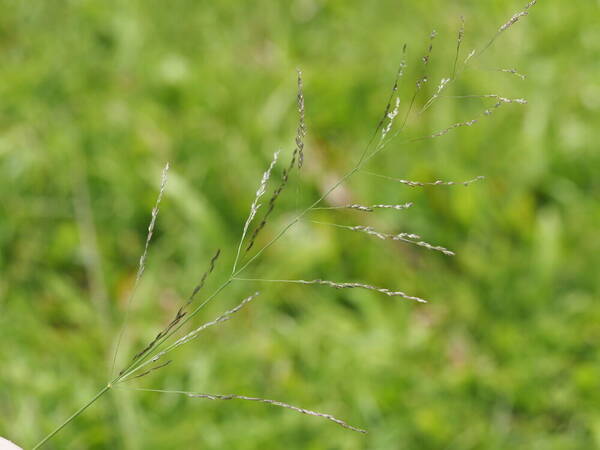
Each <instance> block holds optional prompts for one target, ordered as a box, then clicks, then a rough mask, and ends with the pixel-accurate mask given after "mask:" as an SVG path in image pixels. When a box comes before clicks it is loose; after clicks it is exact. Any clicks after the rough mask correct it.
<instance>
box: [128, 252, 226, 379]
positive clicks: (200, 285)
mask: <svg viewBox="0 0 600 450" xmlns="http://www.w3.org/2000/svg"><path fill="white" fill-rule="evenodd" d="M220 254H221V250H217V252H216V253H215V254H214V256H213V257H212V258H211V260H210V264H209V268H208V269H207V270H206V272H204V274H202V278H201V279H200V282H199V283H198V284H197V285H196V287H195V288H194V290H193V291H192V294H191V295H190V297H189V298H188V300H187V302H186V303H185V305H183V306H182V307H180V308H179V310H178V311H177V313H175V317H174V318H173V320H171V322H169V324H168V325H167V326H166V327H165V328H164V329H163V330H161V331H160V332H159V333H158V334H157V335H156V337H155V338H154V339H153V340H152V341H151V342H150V343H149V344H148V345H147V346H146V347H144V348H143V349H142V350H141V351H140V352H138V353H137V354H136V355H135V356H134V357H133V361H135V360H136V359H139V358H141V357H142V356H144V355H145V354H146V353H148V352H149V351H150V350H151V349H152V348H153V347H154V346H155V345H156V343H157V342H158V341H160V340H161V339H162V338H164V337H165V336H166V335H167V334H168V333H169V332H170V331H171V330H172V329H173V328H174V327H175V326H176V325H177V324H179V322H181V319H183V318H184V317H185V315H186V314H187V311H185V309H186V308H187V307H188V306H189V305H191V304H192V302H193V301H194V297H195V296H196V294H198V292H199V291H200V290H201V289H202V288H203V287H204V283H205V282H206V278H207V277H208V276H209V275H210V274H211V273H212V272H213V270H215V264H216V262H217V259H219V255H220ZM123 373H124V372H123V371H121V373H119V375H122V374H123Z"/></svg>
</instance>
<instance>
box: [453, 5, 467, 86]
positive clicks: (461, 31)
mask: <svg viewBox="0 0 600 450" xmlns="http://www.w3.org/2000/svg"><path fill="white" fill-rule="evenodd" d="M464 37H465V18H464V17H463V16H460V28H459V29H458V36H457V38H456V56H455V57H454V65H453V66H452V77H451V78H452V79H454V78H455V77H456V65H457V63H458V57H459V55H460V46H461V45H462V41H463V38H464Z"/></svg>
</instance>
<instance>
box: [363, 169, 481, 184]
mask: <svg viewBox="0 0 600 450" xmlns="http://www.w3.org/2000/svg"><path fill="white" fill-rule="evenodd" d="M363 173H366V174H367V175H372V176H374V177H379V178H385V179H386V180H391V181H395V182H396V183H402V184H405V185H407V186H410V187H424V186H455V185H463V186H469V185H471V184H473V183H475V182H477V181H480V180H484V179H485V177H484V176H483V175H479V176H478V177H475V178H473V179H471V180H467V181H442V180H436V181H429V182H422V181H412V180H403V179H402V178H394V177H388V176H387V175H381V174H378V173H373V172H367V171H364V172H363Z"/></svg>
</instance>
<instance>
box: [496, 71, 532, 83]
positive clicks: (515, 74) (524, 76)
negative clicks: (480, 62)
mask: <svg viewBox="0 0 600 450" xmlns="http://www.w3.org/2000/svg"><path fill="white" fill-rule="evenodd" d="M498 72H504V73H510V74H513V75H514V76H515V77H519V78H520V79H521V80H526V79H527V75H523V74H522V73H519V72H517V70H516V69H498Z"/></svg>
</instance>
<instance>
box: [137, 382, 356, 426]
mask: <svg viewBox="0 0 600 450" xmlns="http://www.w3.org/2000/svg"><path fill="white" fill-rule="evenodd" d="M131 390H136V391H146V392H159V393H163V394H181V395H187V396H188V397H191V398H204V399H207V400H247V401H251V402H259V403H267V404H269V405H273V406H279V407H281V408H287V409H291V410H293V411H296V412H299V413H302V414H306V415H309V416H314V417H321V418H323V419H327V420H330V421H332V422H334V423H336V424H338V425H339V426H341V427H344V428H346V429H348V430H352V431H357V432H358V433H363V434H366V433H367V430H363V429H362V428H357V427H353V426H352V425H349V424H347V423H346V422H344V421H343V420H341V419H338V418H337V417H334V416H332V415H331V414H324V413H320V412H317V411H311V410H310V409H305V408H299V407H297V406H294V405H290V404H288V403H283V402H279V401H277V400H270V399H268V398H260V397H247V396H245V395H235V394H201V393H197V392H187V391H170V390H162V389H143V388H133V389H131Z"/></svg>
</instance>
